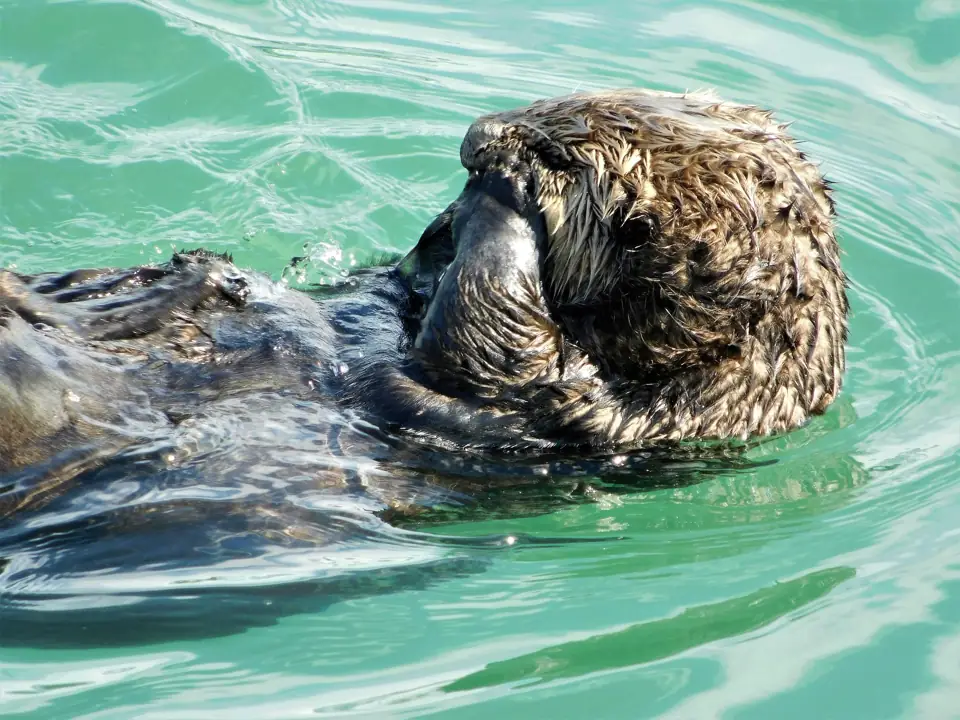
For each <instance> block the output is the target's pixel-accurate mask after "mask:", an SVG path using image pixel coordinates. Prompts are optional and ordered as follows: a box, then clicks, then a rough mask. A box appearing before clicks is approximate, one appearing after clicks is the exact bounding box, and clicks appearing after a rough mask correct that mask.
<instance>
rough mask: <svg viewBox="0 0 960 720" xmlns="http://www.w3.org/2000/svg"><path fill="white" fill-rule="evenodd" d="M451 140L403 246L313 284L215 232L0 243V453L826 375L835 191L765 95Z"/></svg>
mask: <svg viewBox="0 0 960 720" xmlns="http://www.w3.org/2000/svg"><path fill="white" fill-rule="evenodd" d="M460 160H461V162H462V164H463V166H464V167H465V168H466V169H467V171H468V173H469V177H468V179H467V182H466V185H465V187H464V189H463V192H462V193H461V194H460V196H459V197H458V198H457V199H456V200H454V201H453V202H452V203H451V204H450V206H449V207H448V208H447V209H446V210H444V211H443V212H442V213H440V215H439V216H438V217H437V218H436V219H435V220H434V221H433V222H432V223H431V224H430V225H429V226H428V227H427V228H426V230H425V231H424V233H423V234H422V236H421V238H420V239H419V242H418V243H417V244H416V246H415V247H414V248H413V249H412V250H411V251H410V253H409V254H408V255H407V256H406V257H404V258H402V259H401V260H399V261H398V262H396V263H395V264H393V265H388V266H384V267H379V268H368V269H365V270H363V271H360V272H359V273H356V274H355V275H354V276H352V277H351V278H350V279H349V281H348V282H346V283H345V284H344V285H343V286H342V287H340V288H338V289H336V290H334V291H327V292H326V293H323V294H321V295H314V296H310V295H309V294H305V293H300V292H297V291H293V290H289V289H287V288H286V287H284V286H282V285H279V284H276V283H273V282H272V281H270V280H269V279H268V278H265V277H263V276H261V275H259V274H257V273H252V272H247V271H243V270H240V269H239V268H237V267H235V266H234V265H233V263H232V262H231V261H230V259H229V258H228V257H225V256H220V255H216V254H214V253H210V252H206V251H194V252H189V253H187V252H184V253H178V254H176V255H175V256H174V258H173V259H172V260H171V261H170V262H168V263H166V264H163V265H159V266H149V267H138V268H133V269H128V270H116V269H105V270H79V271H72V272H67V273H65V274H56V273H51V274H43V275H35V276H23V275H19V274H17V273H14V272H11V271H0V313H2V316H0V325H2V328H0V471H2V472H5V473H7V474H11V473H18V472H19V473H23V472H26V471H27V470H29V469H31V468H33V469H37V468H45V469H44V470H43V471H42V473H41V474H44V473H45V477H46V476H50V477H55V478H56V483H55V484H57V485H60V484H61V483H63V482H65V481H67V480H69V478H70V477H72V476H75V475H77V474H78V473H81V472H85V471H87V470H88V469H89V468H91V467H96V466H97V465H98V464H99V463H101V462H102V461H103V459H104V458H105V457H109V456H111V455H112V454H115V453H117V452H119V451H121V450H123V449H127V450H129V448H130V446H132V445H136V444H138V443H140V444H149V443H156V442H159V440H158V438H160V437H162V436H163V435H164V433H169V432H170V431H171V428H176V427H178V426H180V425H182V424H183V423H184V422H187V421H190V420H192V419H195V418H197V417H201V418H202V417H203V416H204V415H205V414H206V413H209V412H212V410H211V408H216V407H220V406H223V405H224V403H230V402H240V403H243V402H247V401H249V403H251V404H250V405H249V407H253V406H257V407H264V408H271V409H274V410H275V409H277V408H281V409H282V408H283V407H286V406H289V407H293V406H294V405H295V404H296V403H300V402H309V403H319V405H320V406H322V407H324V408H327V409H328V410H329V412H331V413H334V414H337V415H338V417H349V418H351V420H350V422H359V423H365V424H367V425H368V426H369V427H370V428H371V430H370V435H371V437H374V436H376V437H379V436H377V433H386V434H389V435H390V436H398V437H403V438H406V439H412V440H414V441H415V443H414V444H416V443H417V442H419V443H421V444H422V446H423V447H424V448H433V449H438V448H439V449H440V450H441V451H443V450H447V451H458V450H460V451H463V450H470V451H491V452H502V451H507V452H512V453H521V454H523V453H542V452H554V453H556V452H561V453H592V452H597V451H611V452H620V451H627V450H631V449H636V448H638V447H644V446H648V445H650V444H656V443H659V444H663V443H668V444H669V443H677V442H680V441H683V440H696V439H730V438H748V437H752V436H759V435H767V434H771V433H778V432H783V431H788V430H791V429H793V428H796V427H798V426H799V425H801V424H802V423H804V422H805V421H806V420H807V419H808V418H809V417H810V416H811V415H815V414H818V413H822V412H823V411H824V410H825V408H826V407H827V406H828V405H829V404H830V403H831V402H832V401H833V400H834V399H835V398H836V397H837V394H838V392H839V390H840V386H841V378H842V374H843V370H844V343H845V340H846V334H847V325H846V316H847V299H846V294H845V283H846V280H845V276H844V273H843V271H842V269H841V266H840V260H839V248H838V244H837V242H836V239H835V228H834V216H835V212H834V204H833V201H832V199H831V191H830V187H829V184H828V183H827V181H826V180H825V179H824V178H823V176H822V175H821V173H820V171H819V170H818V168H817V166H816V165H815V164H813V163H812V162H810V161H809V160H808V159H807V158H806V157H805V155H804V154H803V153H802V152H801V151H800V150H798V149H797V147H796V145H795V143H794V141H793V139H792V138H791V137H790V136H789V135H788V133H787V131H786V129H785V126H784V125H781V124H778V123H777V122H775V121H774V120H773V119H772V116H771V114H770V113H769V112H766V111H763V110H759V109H756V108H753V107H746V106H741V105H735V104H731V103H726V102H721V101H720V100H718V99H717V98H715V97H713V96H711V95H708V94H690V93H688V94H672V93H663V92H653V91H641V90H623V91H614V92H601V93H588V94H576V95H571V96H566V97H561V98H556V99H550V100H542V101H538V102H534V103H533V104H531V105H529V106H527V107H523V108H520V109H516V110H510V111H507V112H501V113H495V114H491V115H487V116H484V117H481V118H480V119H478V120H477V121H476V122H475V123H474V124H473V125H472V126H471V127H470V128H469V130H468V131H467V134H466V136H465V138H464V140H463V143H462V145H461V151H460ZM245 399H246V400H245ZM258 404H259V405H258ZM284 404H286V405H284ZM324 427H325V424H324V421H323V420H322V419H321V420H318V421H317V424H316V429H317V431H318V432H325V430H323V428H324ZM379 442H381V441H380V440H379V439H378V440H376V442H374V441H371V443H372V444H376V443H379ZM372 444H364V443H363V442H360V443H359V444H356V445H354V446H351V448H347V449H345V450H343V452H344V453H345V454H346V455H351V454H352V455H355V456H356V457H360V458H362V457H363V456H364V454H365V453H368V452H370V448H371V447H372ZM388 445H389V443H388ZM378 447H379V445H378ZM378 452H380V456H379V457H378V459H379V460H387V461H389V458H388V457H385V456H384V455H383V452H386V451H382V450H379V451H378ZM38 472H39V471H38ZM338 482H339V481H337V480H331V481H330V483H331V486H335V485H337V483H338ZM389 485H390V483H389V480H385V481H384V486H383V487H381V489H380V490H381V495H382V497H389V496H390V495H391V489H390V486H389ZM11 487H12V486H11ZM11 493H12V494H11ZM7 495H8V498H7V502H6V503H4V501H3V494H2V493H0V514H2V513H3V512H7V513H9V512H11V511H12V510H11V509H18V508H22V507H25V506H27V505H29V504H30V502H31V498H33V497H35V495H33V494H31V493H29V492H26V493H24V492H19V493H14V491H13V490H8V493H7ZM14 495H15V497H16V499H13V497H14ZM413 502H414V503H415V501H413ZM401 505H404V506H405V503H401ZM5 507H6V510H5V509H4V508H5Z"/></svg>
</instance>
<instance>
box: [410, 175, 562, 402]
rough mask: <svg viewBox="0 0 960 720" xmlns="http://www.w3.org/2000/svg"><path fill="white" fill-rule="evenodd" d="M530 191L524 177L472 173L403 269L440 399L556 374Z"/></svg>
mask: <svg viewBox="0 0 960 720" xmlns="http://www.w3.org/2000/svg"><path fill="white" fill-rule="evenodd" d="M531 188H532V182H531V181H530V178H529V175H528V173H525V172H524V171H523V170H522V169H521V170H513V169H512V170H503V169H493V170H489V171H486V172H483V173H474V174H472V175H471V177H470V179H469V180H468V181H467V185H466V187H465V188H464V190H463V193H461V195H460V197H459V198H458V199H457V200H456V202H454V203H453V204H452V205H451V207H450V208H448V209H447V211H445V212H444V213H443V214H441V215H440V216H439V217H438V218H437V220H436V221H435V222H434V223H433V224H432V225H431V227H430V228H428V229H427V231H426V232H425V233H424V235H423V237H422V238H421V241H420V243H418V245H417V247H416V248H415V249H414V251H413V252H412V253H411V254H410V255H409V256H408V257H407V258H406V259H405V261H404V263H403V264H402V267H404V268H406V269H407V271H408V272H413V273H415V278H414V282H413V285H414V287H418V288H419V289H420V292H421V294H422V296H423V297H424V300H425V301H426V303H427V305H426V309H425V311H424V313H423V317H422V321H421V325H420V328H419V332H418V333H417V335H416V338H415V340H414V344H413V356H414V358H415V360H416V361H417V362H418V363H419V364H420V366H421V368H422V369H423V371H424V372H425V374H426V375H427V378H428V379H429V380H430V382H431V384H433V385H434V386H435V387H437V388H438V389H441V390H443V391H444V392H447V393H449V394H453V395H458V396H468V395H469V396H480V397H493V396H496V395H499V394H502V393H503V392H504V391H505V390H506V389H507V388H509V387H511V386H515V385H519V384H523V383H526V382H530V381H531V380H533V379H536V378H538V377H542V376H544V375H549V374H550V373H551V372H553V371H554V370H555V368H556V364H557V360H558V353H559V343H560V336H559V331H558V329H557V327H556V325H555V324H554V323H553V321H552V320H551V319H550V316H549V313H548V312H547V307H546V303H545V301H544V298H543V292H542V287H541V286H542V283H541V268H542V266H543V255H544V245H545V243H546V239H547V237H546V228H545V225H544V221H543V218H542V216H541V213H540V209H539V207H538V205H537V203H536V200H535V198H534V197H533V194H532V191H531ZM445 260H448V262H446V263H444V261H445Z"/></svg>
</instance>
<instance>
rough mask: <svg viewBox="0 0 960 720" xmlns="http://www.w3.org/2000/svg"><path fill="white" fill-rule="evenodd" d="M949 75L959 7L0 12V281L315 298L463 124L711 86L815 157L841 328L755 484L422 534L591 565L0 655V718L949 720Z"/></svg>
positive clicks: (506, 571)
mask: <svg viewBox="0 0 960 720" xmlns="http://www.w3.org/2000/svg"><path fill="white" fill-rule="evenodd" d="M958 51H960V6H958V5H957V3H956V2H952V1H951V0H923V1H922V2H916V1H913V0H902V1H899V2H893V1H891V0H883V1H877V0H857V1H846V2H836V0H796V1H794V2H786V1H785V0H784V1H782V2H768V3H759V2H729V3H728V2H720V1H719V0H715V1H710V2H652V1H650V0H645V1H643V2H632V3H618V2H613V1H612V0H603V1H601V2H596V3H592V4H588V3H573V2H554V3H548V2H543V3H534V2H522V1H520V2H517V1H511V2H507V1H504V0H489V1H488V2H485V3H482V4H479V5H476V4H468V3H453V2H447V3H445V4H428V3H426V2H414V1H412V0H411V1H410V2H405V1H401V0H353V1H346V2H341V3H333V2H319V1H313V2H311V1H309V0H264V1H260V0H234V1H233V2H228V1H227V0H221V1H217V0H149V1H147V2H132V1H131V2H126V3H124V2H95V1H90V0H81V1H77V2H44V1H43V0H0V183H2V184H0V191H2V203H0V266H8V267H10V266H15V267H16V268H18V269H20V270H23V271H38V270H47V269H65V268H70V267H75V266H90V265H128V264H139V263H143V262H148V261H152V260H160V259H164V258H166V257H167V256H168V255H169V253H170V251H171V249H172V248H173V247H175V246H176V247H182V246H196V245H205V246H207V247H211V248H216V249H219V250H227V251H230V252H232V253H233V254H234V257H235V259H236V261H237V263H238V264H240V265H242V266H247V267H254V268H258V269H261V270H265V271H268V272H270V273H272V274H273V275H274V276H279V275H280V274H281V272H283V269H284V267H285V266H286V265H287V263H288V262H289V260H290V258H291V257H293V256H295V255H306V256H307V257H308V259H309V262H307V263H306V264H305V265H304V266H303V269H302V272H300V274H299V275H297V276H291V277H290V280H291V282H293V283H298V282H317V281H323V280H329V279H331V278H334V277H335V276H336V275H337V274H338V273H341V272H343V271H345V270H347V269H349V268H350V267H351V266H352V265H353V264H355V263H357V262H362V261H364V260H365V259H366V258H368V257H370V255H371V254H373V253H374V252H379V251H385V250H389V251H402V250H406V249H407V248H409V247H410V246H411V245H412V243H413V242H414V241H415V240H416V238H417V237H418V235H419V232H420V230H421V229H422V228H423V227H424V226H425V225H426V223H427V222H428V221H429V220H430V219H431V218H432V216H433V215H434V214H435V213H436V212H438V211H439V210H441V209H442V208H443V207H445V206H446V204H447V202H449V200H450V199H451V198H453V197H455V195H456V194H457V193H458V192H459V189H460V187H461V186H462V183H463V179H464V171H463V170H462V169H461V168H460V167H459V163H458V161H457V149H458V146H459V141H460V138H461V137H462V134H463V132H464V130H465V129H466V127H467V126H468V125H469V123H470V121H471V120H472V119H473V118H474V117H475V116H477V115H478V114H481V113H483V112H487V111H490V110H493V109H500V108H508V107H511V106H515V105H518V104H522V103H524V102H526V101H529V100H531V99H534V98H537V97H543V96H550V95H557V94H563V93H566V92H570V91H573V90H577V89H581V90H582V89H595V88H602V87H611V86H629V85H639V86H647V87H654V88H660V89H669V90H683V89H693V88H698V87H707V86H709V87H714V88H716V89H717V90H718V91H719V92H720V93H721V94H722V95H724V96H726V97H728V98H731V99H735V100H739V101H745V102H757V103H761V104H764V105H768V106H771V107H773V108H776V109H777V110H778V111H779V114H780V116H781V117H783V118H785V119H790V120H794V121H795V124H794V126H793V129H794V132H795V133H796V134H797V135H798V136H799V137H800V138H802V139H803V140H804V141H805V143H806V147H807V149H808V151H809V152H810V153H811V154H812V155H815V156H816V157H818V158H821V159H823V161H824V169H825V172H826V174H827V175H828V176H829V177H830V178H832V179H833V180H835V181H836V182H837V186H838V202H839V211H840V213H841V240H842V244H843V246H844V250H845V253H846V255H845V266H846V269H847V270H848V272H849V274H850V275H851V278H852V288H851V301H852V305H853V314H852V320H851V340H850V346H849V356H848V357H849V366H850V367H849V371H848V374H847V381H846V386H845V391H844V393H843V396H842V397H841V399H840V400H839V401H838V402H837V403H836V404H835V405H834V406H833V408H832V409H831V410H830V412H829V413H828V414H827V415H826V416H825V417H823V418H819V419H817V420H816V421H815V422H813V423H812V424H811V425H810V426H808V427H807V428H805V429H803V430H801V431H799V432H796V433H794V434H792V435H790V436H788V437H785V438H782V439H778V440H777V441H775V442H773V443H770V444H767V445H765V446H762V447H761V448H760V449H758V450H757V451H756V452H755V453H754V454H755V455H756V456H757V457H759V458H766V459H771V458H772V459H776V460H778V462H777V463H775V464H772V465H768V466H765V467H762V468H759V469H756V470H751V471H744V472H739V473H736V474H729V475H725V476H720V477H716V478H712V479H709V480H707V481H705V482H703V483H701V484H699V485H696V486H693V487H688V488H685V489H682V490H660V491H656V492H649V493H637V494H634V495H626V496H619V497H612V498H606V497H602V498H600V500H599V502H597V503H594V504H589V505H580V506H571V507H569V508H565V509H561V510H557V511H555V512H552V513H550V514H546V515H540V516H537V517H530V518H523V519H500V520H494V519H489V520H482V519H481V520H477V521H475V522H470V523H463V524H460V525H455V526H444V527H443V528H442V531H443V532H444V533H446V534H454V535H486V534H494V533H500V534H503V533H527V534H530V535H535V536H549V537H585V536H588V537H600V538H609V541H608V542H599V543H589V544H575V545H560V546H552V547H523V548H512V549H501V550H497V551H489V552H488V553H487V554H486V555H485V559H486V560H488V561H489V562H490V564H489V566H487V567H486V568H485V569H484V570H483V571H482V572H474V573H469V574H466V575H460V576H458V575H451V577H449V578H440V579H436V580H434V581H433V582H430V583H428V584H425V585H424V586H423V587H414V588H410V589H406V590H402V591H398V592H392V593H387V594H372V595H367V596H361V597H357V598H354V599H350V600H346V601H343V602H338V603H334V604H331V605H330V606H329V607H326V608H324V609H322V610H318V611H316V612H308V613H302V614H296V615H289V616H285V617H280V618H278V620H277V622H276V624H273V625H270V626H267V627H259V628H253V629H249V630H247V631H246V632H240V633H235V634H231V635H227V636H225V637H220V638H216V639H206V640H195V641H188V640H183V639H180V640H176V641H171V642H168V643H157V644H152V645H143V646H133V647H122V648H115V647H114V648H96V647H93V648H87V649H83V650H79V649H78V650H65V649H56V650H54V649H41V648H31V647H25V646H22V645H21V646H17V647H13V646H4V645H3V642H2V639H3V628H2V627H0V715H2V716H3V717H25V718H26V717H29V718H97V719H98V720H105V719H107V718H133V717H136V718H151V719H152V718H164V719H167V718H295V717H303V716H311V717H315V716H329V717H346V716H349V717H391V716H401V717H414V716H416V717H423V716H431V717H443V718H447V717H449V718H454V717H456V718H481V717H482V718H486V717H497V718H502V719H504V720H506V718H530V717H545V718H641V717H665V718H708V717H725V718H744V719H746V718H758V719H759V718H812V717H816V718H869V719H871V720H873V719H877V718H892V717H902V718H933V719H936V720H940V719H942V718H951V717H960V454H958V450H960V319H958V312H960V290H958V281H960V234H958V233H960V58H958ZM620 538H622V539H620ZM0 602H3V599H2V597H0Z"/></svg>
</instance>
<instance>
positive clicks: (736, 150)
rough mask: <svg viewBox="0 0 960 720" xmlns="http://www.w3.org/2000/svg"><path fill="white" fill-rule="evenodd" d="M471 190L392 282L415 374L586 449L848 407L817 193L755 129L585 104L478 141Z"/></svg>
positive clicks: (516, 114) (790, 147)
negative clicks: (416, 295) (411, 339)
mask: <svg viewBox="0 0 960 720" xmlns="http://www.w3.org/2000/svg"><path fill="white" fill-rule="evenodd" d="M461 161H462V163H463V165H464V167H466V168H467V170H468V171H469V172H470V178H469V180H468V181H467V185H466V187H465V189H464V192H463V193H462V194H461V196H460V197H459V198H458V199H457V200H456V201H455V202H454V203H453V204H452V205H451V206H450V207H449V208H447V210H446V211H444V213H442V214H441V215H440V216H439V217H438V218H437V219H436V220H435V221H434V222H433V223H432V224H431V226H430V227H429V228H428V229H427V231H426V232H425V233H424V235H423V236H422V237H421V240H420V242H419V243H418V245H417V247H416V248H415V249H414V251H413V252H412V253H411V254H410V255H409V256H408V257H407V259H406V261H405V262H404V265H403V267H404V269H405V270H406V271H407V273H408V276H409V277H411V278H415V282H416V283H418V284H419V289H420V292H421V293H422V295H423V296H424V298H425V301H426V308H427V309H426V312H425V314H424V317H423V325H422V327H421V329H420V332H419V335H418V337H417V340H416V343H415V345H416V349H415V353H419V358H420V360H421V361H422V362H423V363H425V364H426V365H428V366H430V367H431V368H433V372H434V375H433V377H434V378H435V379H436V380H437V381H438V382H441V383H445V384H446V385H447V386H453V385H457V386H458V387H460V388H461V389H462V390H463V391H464V392H470V391H473V390H475V389H476V388H481V389H482V392H484V393H486V395H487V396H497V395H498V394H499V395H501V396H502V395H504V394H505V393H506V394H509V395H510V396H511V397H514V398H517V397H519V398H523V399H524V400H523V402H525V403H526V406H525V407H526V412H528V413H529V414H530V415H531V418H533V420H532V425H533V426H534V430H535V431H537V432H542V433H545V434H548V435H550V434H553V435H556V436H560V437H572V438H577V439H578V440H581V441H583V440H585V441H587V442H590V443H592V444H620V443H636V442H639V441H644V440H649V439H664V438H665V439H674V440H675V439H682V438H697V437H704V438H706V437H713V438H717V437H719V438H725V437H747V436H750V435H754V434H768V433H772V432H777V431H782V430H787V429H790V428H793V427H796V426H798V425H799V424H801V423H802V422H803V421H805V420H806V419H807V418H808V417H809V416H810V415H811V414H816V413H820V412H822V411H823V410H824V409H825V408H826V407H827V406H828V405H829V404H830V402H832V400H833V399H834V398H835V397H836V395H837V393H838V392H839V389H840V384H841V375H842V372H843V368H844V342H845V340H846V332H847V330H846V314H847V299H846V295H845V278H844V275H843V272H842V270H841V268H840V262H839V248H838V246H837V242H836V239H835V236H834V209H833V202H832V200H831V198H830V192H829V188H828V185H827V183H826V181H825V180H824V179H823V177H822V176H821V174H820V173H819V171H818V170H817V168H816V166H815V165H813V164H812V163H810V162H809V161H808V160H807V159H806V158H805V157H804V155H803V154H802V153H801V152H799V151H798V150H797V148H796V147H795V145H794V142H793V140H792V139H791V138H790V137H789V136H788V135H787V133H786V132H785V126H783V125H779V124H777V123H775V122H774V121H773V120H772V119H771V116H770V114H769V113H767V112H764V111H761V110H757V109H754V108H750V107H743V106H736V105H730V104H725V103H722V102H720V101H718V100H717V99H715V98H713V97H710V96H707V95H701V94H695V95H691V94H687V95H674V94H666V93H655V92H645V91H621V92H611V93H598V94H582V95H573V96H567V97H562V98H557V99H552V100H544V101H539V102H536V103H533V104H532V105H530V106H528V107H525V108H520V109H517V110H511V111H508V112H503V113H498V114H492V115H488V116H485V117H482V118H480V119H479V120H477V121H476V122H475V123H474V124H473V126H472V127H471V128H470V130H469V131H468V132H467V135H466V137H465V138H464V141H463V144H462V146H461Z"/></svg>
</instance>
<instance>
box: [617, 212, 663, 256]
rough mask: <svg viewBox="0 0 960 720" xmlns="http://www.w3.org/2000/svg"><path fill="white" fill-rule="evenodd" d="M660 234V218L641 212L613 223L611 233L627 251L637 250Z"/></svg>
mask: <svg viewBox="0 0 960 720" xmlns="http://www.w3.org/2000/svg"><path fill="white" fill-rule="evenodd" d="M659 234H660V218H659V217H657V216H656V215H650V214H648V213H643V214H640V215H634V216H633V217H630V218H626V219H623V220H620V222H619V223H615V224H614V230H613V235H614V237H615V238H616V240H617V242H618V244H619V245H620V247H622V248H624V249H625V250H626V251H627V252H631V251H636V250H639V249H640V248H641V247H643V246H644V245H646V244H647V243H649V242H650V241H651V240H653V239H655V238H656V237H657V236H658V235H659Z"/></svg>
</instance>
